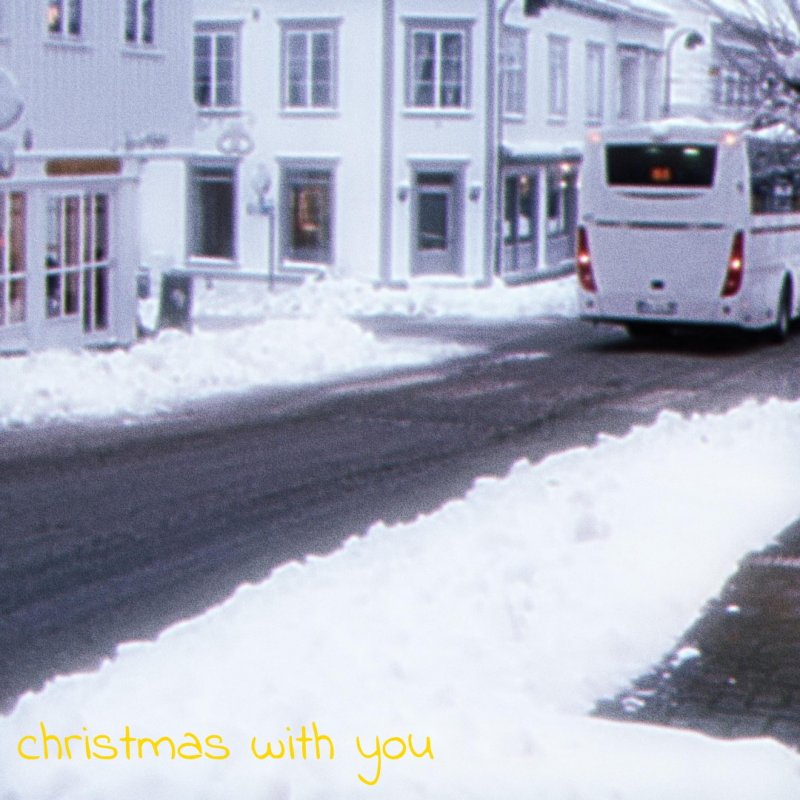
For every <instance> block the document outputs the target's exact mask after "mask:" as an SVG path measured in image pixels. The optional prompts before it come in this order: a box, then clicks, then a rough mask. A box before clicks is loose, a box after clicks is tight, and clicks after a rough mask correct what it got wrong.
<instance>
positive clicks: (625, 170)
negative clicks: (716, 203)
mask: <svg viewBox="0 0 800 800" xmlns="http://www.w3.org/2000/svg"><path fill="white" fill-rule="evenodd" d="M716 162H717V148H716V147H715V146H714V145H696V144H611V145H608V146H607V147H606V181H607V183H608V185H609V186H652V187H659V186H663V187H693V188H708V187H710V186H712V185H713V183H714V169H715V167H716Z"/></svg>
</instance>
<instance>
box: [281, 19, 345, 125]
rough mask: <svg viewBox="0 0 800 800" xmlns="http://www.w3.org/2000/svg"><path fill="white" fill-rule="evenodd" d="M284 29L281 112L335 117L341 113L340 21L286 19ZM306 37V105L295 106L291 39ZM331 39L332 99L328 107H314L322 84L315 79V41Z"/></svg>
mask: <svg viewBox="0 0 800 800" xmlns="http://www.w3.org/2000/svg"><path fill="white" fill-rule="evenodd" d="M279 24H280V27H281V68H280V99H281V111H283V112H285V113H289V114H331V113H335V112H337V111H338V110H339V27H340V24H341V20H340V19H339V18H336V19H329V18H325V17H319V18H315V19H282V20H279ZM295 36H302V37H303V41H304V54H303V56H304V72H305V77H304V86H303V88H304V90H305V99H304V101H303V102H298V103H295V102H292V98H291V86H292V70H291V66H290V58H291V56H290V44H289V42H290V39H291V38H292V37H295ZM316 36H325V37H329V42H330V45H329V57H330V64H329V67H330V76H329V81H330V85H329V88H328V92H329V99H328V102H327V103H319V104H315V103H314V88H315V85H316V84H318V83H319V82H320V81H318V80H317V76H316V75H315V71H314V69H315V65H314V61H315V59H314V53H313V48H314V41H315V39H314V37H316Z"/></svg>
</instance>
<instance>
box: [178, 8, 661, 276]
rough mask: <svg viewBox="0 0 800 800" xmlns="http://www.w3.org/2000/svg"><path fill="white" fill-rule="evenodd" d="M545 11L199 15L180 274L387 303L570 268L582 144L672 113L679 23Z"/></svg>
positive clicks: (610, 12)
mask: <svg viewBox="0 0 800 800" xmlns="http://www.w3.org/2000/svg"><path fill="white" fill-rule="evenodd" d="M532 6H533V4H532V3H530V2H529V1H528V2H525V0H506V2H501V1H500V0H385V2H382V3H365V2H363V0H337V2H336V3H330V4H326V5H325V7H324V9H321V8H320V4H319V3H318V2H315V0H260V1H257V2H241V1H240V0H224V1H223V2H220V0H195V39H194V53H195V66H194V70H195V72H194V84H193V93H194V100H195V105H196V114H197V138H196V142H197V145H198V152H197V155H196V158H195V161H194V163H192V164H190V166H189V171H188V174H187V180H188V182H189V185H190V186H191V187H192V188H191V190H190V192H189V194H188V199H187V203H188V207H187V209H186V214H185V215H184V216H185V219H186V220H187V221H189V220H190V221H191V223H187V226H186V228H185V229H184V237H183V240H182V241H183V242H184V243H185V244H184V245H179V246H177V248H176V250H175V252H174V253H173V254H172V256H171V257H172V258H173V259H174V260H176V261H179V260H180V258H181V256H182V255H183V254H182V253H181V249H182V248H184V249H185V254H186V256H187V265H188V266H189V267H190V268H191V269H194V270H198V271H201V272H203V271H206V272H209V271H210V272H211V273H212V274H213V273H216V274H221V273H222V272H223V271H224V270H230V271H236V270H240V271H241V270H245V271H249V272H259V273H262V274H270V275H271V276H272V277H273V278H274V279H276V280H290V279H293V278H294V279H300V278H302V277H303V276H306V275H308V274H325V275H333V276H352V277H359V278H363V279H367V280H370V281H373V282H377V283H381V284H387V285H394V284H405V283H408V282H409V281H419V280H435V281H437V282H442V281H445V282H455V283H468V284H485V283H488V282H490V281H491V280H492V279H493V278H494V276H495V274H496V273H497V272H501V273H502V274H503V275H504V276H505V277H507V278H512V277H516V276H521V277H526V276H530V275H532V274H536V273H539V272H543V271H552V270H557V269H559V268H563V266H564V264H565V263H567V262H569V260H570V258H571V251H572V233H571V232H572V229H573V224H574V219H573V216H574V214H573V211H572V210H571V209H572V208H573V206H574V192H575V182H576V176H577V165H578V163H579V160H580V153H581V148H582V144H583V139H584V136H585V133H586V130H587V128H588V127H591V126H594V125H597V124H601V123H602V122H604V121H611V120H612V119H618V118H623V119H630V120H631V121H635V120H638V119H641V118H647V117H649V116H654V115H656V114H657V113H658V109H659V103H660V90H661V86H662V85H663V72H662V55H663V38H664V29H665V26H666V25H667V23H668V22H669V20H668V18H667V16H666V15H664V14H663V13H658V12H654V11H651V10H648V9H646V8H644V7H639V6H637V5H634V4H632V3H629V2H626V0H617V1H614V2H608V0H578V1H577V2H569V3H558V4H553V7H552V8H546V9H544V10H542V11H541V13H536V15H534V12H538V11H539V10H538V9H534V8H533V7H532ZM501 56H502V59H501ZM501 61H502V68H501ZM501 156H502V159H501ZM501 171H502V175H501V174H500V172H501ZM232 209H233V210H232ZM231 210H232V211H231ZM501 241H502V242H503V244H502V246H500V244H499V243H500V242H501Z"/></svg>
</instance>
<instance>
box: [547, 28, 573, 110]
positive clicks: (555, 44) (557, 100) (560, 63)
mask: <svg viewBox="0 0 800 800" xmlns="http://www.w3.org/2000/svg"><path fill="white" fill-rule="evenodd" d="M547 45H548V113H549V114H550V116H551V117H566V116H567V80H568V77H569V76H568V70H567V59H568V57H569V42H568V41H567V39H565V38H564V37H562V36H548V37H547Z"/></svg>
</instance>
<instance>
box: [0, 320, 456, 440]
mask: <svg viewBox="0 0 800 800" xmlns="http://www.w3.org/2000/svg"><path fill="white" fill-rule="evenodd" d="M468 352H472V351H471V350H468V349H467V348H462V347H459V346H457V345H452V344H446V345H445V344H435V343H432V342H425V341H420V340H411V339H408V340H402V341H400V340H392V341H386V340H378V339H377V338H376V337H375V335H374V334H372V333H370V332H368V331H365V330H363V329H362V328H360V327H359V326H358V325H357V324H355V323H353V322H350V321H349V320H346V319H343V318H337V317H319V318H316V319H304V320H266V321H264V322H261V323H259V324H252V325H246V326H242V327H238V328H235V329H231V330H226V331H213V332H212V331H198V332H196V333H194V334H191V335H190V334H187V333H183V332H179V331H164V332H162V333H161V334H160V335H158V336H157V337H156V338H155V339H153V340H149V341H144V342H141V343H139V344H136V345H134V346H133V347H132V348H130V350H127V351H125V350H116V351H111V352H96V351H63V350H51V351H47V352H42V353H34V354H31V355H27V356H21V357H14V358H4V359H0V424H2V425H12V424H25V423H31V422H36V421H44V420H56V419H74V418H80V417H88V416H116V415H128V416H137V415H142V414H149V413H153V412H156V411H159V410H163V409H166V408H169V407H171V406H174V405H176V404H178V403H181V402H184V401H187V400H191V399H197V398H204V397H208V396H211V395H216V394H222V393H225V392H237V391H244V390H247V389H251V388H254V387H259V386H276V385H284V386H285V385H293V384H300V383H310V382H318V381H324V380H328V379H331V378H334V377H336V376H341V375H346V374H351V375H352V374H358V373H365V372H377V371H381V370H385V369H388V368H391V367H400V366H411V365H419V364H427V363H431V362H434V361H437V360H442V359H446V358H450V357H455V356H457V355H463V354H465V353H468Z"/></svg>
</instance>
